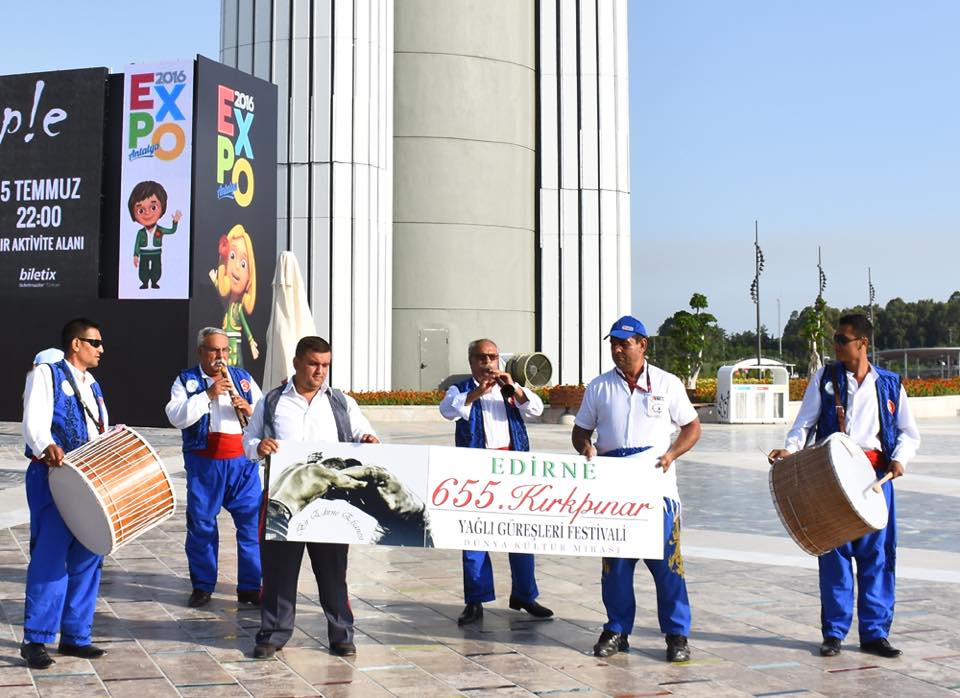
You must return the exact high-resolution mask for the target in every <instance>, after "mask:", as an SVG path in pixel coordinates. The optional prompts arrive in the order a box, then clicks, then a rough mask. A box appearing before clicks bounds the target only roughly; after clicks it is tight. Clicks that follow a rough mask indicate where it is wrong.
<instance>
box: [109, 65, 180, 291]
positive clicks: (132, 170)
mask: <svg viewBox="0 0 960 698" xmlns="http://www.w3.org/2000/svg"><path fill="white" fill-rule="evenodd" d="M121 152H122V153H123V167H122V170H121V175H120V270H119V271H120V275H119V279H120V281H119V288H118V296H119V297H120V298H126V299H140V300H143V299H161V298H189V297H190V193H191V185H190V182H191V158H192V153H193V61H192V60H191V61H172V62H165V63H151V64H134V65H130V66H128V67H127V70H126V73H125V75H124V101H123V148H122V150H121Z"/></svg>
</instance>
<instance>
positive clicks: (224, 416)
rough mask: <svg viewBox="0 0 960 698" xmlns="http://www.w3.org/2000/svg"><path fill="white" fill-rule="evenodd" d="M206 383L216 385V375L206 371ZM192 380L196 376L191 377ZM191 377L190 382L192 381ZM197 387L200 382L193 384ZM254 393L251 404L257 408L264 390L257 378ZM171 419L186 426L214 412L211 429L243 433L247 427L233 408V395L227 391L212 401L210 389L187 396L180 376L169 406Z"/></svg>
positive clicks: (253, 387) (174, 381) (216, 431)
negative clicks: (196, 384)
mask: <svg viewBox="0 0 960 698" xmlns="http://www.w3.org/2000/svg"><path fill="white" fill-rule="evenodd" d="M203 378H204V380H205V381H206V385H205V386H204V390H206V389H207V388H209V387H210V386H211V385H213V382H214V380H215V378H213V377H211V376H208V375H206V374H204V376H203ZM190 380H195V379H193V378H191V379H190ZM190 380H188V381H187V382H188V383H189V382H190ZM192 387H194V389H195V388H197V387H199V386H192ZM250 397H251V398H253V401H252V402H251V403H250V406H251V407H253V408H254V409H256V407H257V403H258V402H260V398H261V397H263V394H262V393H261V391H260V386H258V385H257V382H256V381H255V380H253V378H251V379H250ZM166 413H167V419H168V420H170V424H171V425H172V426H174V427H176V428H177V429H186V428H187V427H189V426H190V425H191V424H196V423H197V421H198V420H199V419H200V418H201V417H203V415H205V414H209V415H210V426H209V431H211V432H214V433H218V434H241V433H243V429H242V428H241V427H240V420H238V419H237V411H236V410H235V409H233V404H232V403H231V402H230V396H229V395H226V394H223V395H218V396H217V401H216V402H215V403H214V402H211V401H210V397H209V396H208V395H207V393H206V392H202V393H197V394H196V395H194V396H192V397H189V398H188V397H187V389H186V387H185V386H184V385H183V383H182V382H181V381H180V377H179V376H178V377H177V378H174V379H173V385H172V386H170V401H169V402H168V403H167V407H166Z"/></svg>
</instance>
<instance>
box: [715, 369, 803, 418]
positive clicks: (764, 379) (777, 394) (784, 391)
mask: <svg viewBox="0 0 960 698" xmlns="http://www.w3.org/2000/svg"><path fill="white" fill-rule="evenodd" d="M789 400H790V376H789V373H788V372H787V369H786V366H785V365H784V364H783V363H782V362H780V361H776V360H774V359H761V360H760V363H759V364H758V363H757V360H756V359H744V360H743V361H738V362H737V363H735V364H733V365H732V366H721V367H720V370H719V371H717V421H718V422H720V423H722V424H783V423H785V422H786V421H787V417H786V414H787V402H788V401H789Z"/></svg>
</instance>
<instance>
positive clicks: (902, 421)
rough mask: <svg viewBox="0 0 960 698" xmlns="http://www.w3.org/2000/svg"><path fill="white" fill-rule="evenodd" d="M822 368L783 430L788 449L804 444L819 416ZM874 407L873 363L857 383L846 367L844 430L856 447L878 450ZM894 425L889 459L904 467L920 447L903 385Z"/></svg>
mask: <svg viewBox="0 0 960 698" xmlns="http://www.w3.org/2000/svg"><path fill="white" fill-rule="evenodd" d="M823 371H824V369H822V368H821V369H820V370H819V371H817V372H816V374H814V376H813V378H811V379H810V383H809V384H808V385H807V391H806V392H805V393H804V395H803V402H802V403H801V404H800V412H799V413H797V418H796V419H795V420H794V422H793V427H791V429H790V431H789V432H787V439H786V443H785V445H784V448H785V449H786V450H788V451H790V452H791V453H794V452H796V451H799V450H800V449H802V448H803V447H804V446H805V445H806V443H807V437H808V435H809V434H810V430H811V429H815V428H816V424H817V421H818V420H819V419H820V380H821V378H822V376H823ZM832 385H833V384H832V382H830V383H828V386H830V387H828V390H831V389H832ZM841 404H842V401H841ZM832 407H833V406H831V408H832ZM878 410H879V405H878V400H877V371H876V369H875V368H874V367H873V365H871V366H870V371H869V372H868V373H867V375H866V376H864V379H863V382H862V383H860V384H859V385H858V384H857V380H856V378H854V377H853V373H851V372H850V371H847V408H846V433H847V435H848V436H849V437H850V438H852V439H853V440H854V441H855V442H856V443H857V445H858V446H860V448H863V449H867V450H872V451H879V450H881V449H880V445H881V444H880V414H879V412H878ZM897 427H899V429H900V435H899V436H898V437H897V442H896V446H895V447H894V449H893V453H892V454H891V455H890V459H891V460H895V461H899V462H900V463H901V464H902V465H903V466H904V467H906V465H907V463H909V462H910V460H911V459H912V458H913V457H914V455H916V453H917V449H918V448H919V447H920V432H919V431H918V430H917V423H916V421H915V420H914V418H913V415H912V414H910V403H909V401H908V400H907V393H906V391H905V390H904V389H903V386H900V405H899V408H898V409H897Z"/></svg>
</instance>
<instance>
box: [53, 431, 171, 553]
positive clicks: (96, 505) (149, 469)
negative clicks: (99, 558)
mask: <svg viewBox="0 0 960 698" xmlns="http://www.w3.org/2000/svg"><path fill="white" fill-rule="evenodd" d="M50 491H51V492H52V493H53V499H54V501H55V502H56V503H57V509H58V510H59V511H60V516H62V517H63V520H64V522H65V523H66V524H67V528H69V529H70V532H71V533H73V535H74V536H76V538H77V540H79V541H80V542H81V543H83V545H84V546H85V547H86V548H87V549H88V550H90V551H91V552H94V553H96V554H97V555H109V554H110V553H112V552H114V551H115V550H116V549H117V548H119V547H120V546H121V545H123V544H124V543H129V542H130V541H131V540H133V539H134V538H136V537H137V536H139V535H141V534H143V533H146V532H147V531H149V530H150V529H151V528H153V527H154V526H156V525H158V524H160V523H162V522H163V521H165V520H166V519H168V518H170V517H171V516H172V515H173V511H174V508H175V507H176V496H175V495H174V492H173V486H172V483H171V481H170V475H169V474H168V473H167V469H166V468H165V467H164V466H163V463H162V462H161V461H160V457H159V456H158V455H157V453H156V451H154V450H153V449H152V448H151V447H150V444H148V443H147V441H146V440H145V439H144V438H143V437H142V436H140V434H138V433H137V432H135V431H134V430H133V429H130V428H129V427H126V426H122V425H121V426H116V427H114V428H113V429H110V430H109V431H107V432H106V433H104V434H102V435H101V436H100V437H99V438H97V439H94V440H93V441H90V442H88V443H85V444H84V445H83V446H81V447H80V448H77V449H75V450H73V451H70V453H67V454H66V455H65V456H64V458H63V467H60V468H50Z"/></svg>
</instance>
